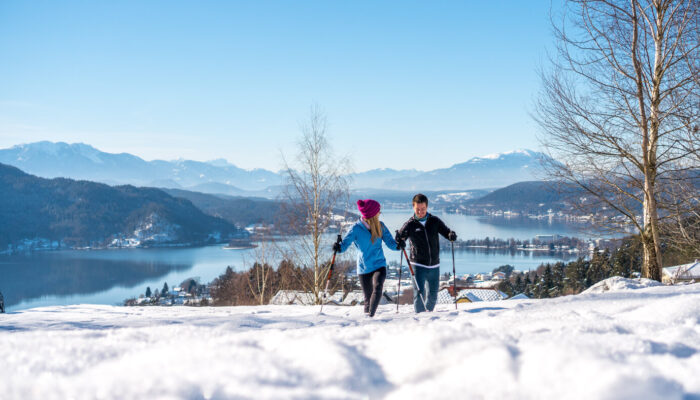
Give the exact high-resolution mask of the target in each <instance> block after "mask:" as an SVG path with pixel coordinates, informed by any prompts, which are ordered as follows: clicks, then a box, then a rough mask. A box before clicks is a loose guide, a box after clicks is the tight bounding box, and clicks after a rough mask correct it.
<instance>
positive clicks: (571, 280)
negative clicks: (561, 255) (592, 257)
mask: <svg viewBox="0 0 700 400" xmlns="http://www.w3.org/2000/svg"><path fill="white" fill-rule="evenodd" d="M587 273H588V262H587V261H586V260H584V259H583V257H579V259H578V260H576V261H572V262H570V263H569V264H567V266H566V268H565V272H564V274H565V276H566V278H565V279H566V285H565V291H566V293H569V294H578V293H581V292H582V291H583V290H584V289H586V275H587Z"/></svg>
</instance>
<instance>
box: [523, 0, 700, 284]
mask: <svg viewBox="0 0 700 400" xmlns="http://www.w3.org/2000/svg"><path fill="white" fill-rule="evenodd" d="M698 4H699V3H698V1H697V0H627V1H620V0H568V1H566V3H565V7H564V11H563V18H562V20H561V22H555V23H554V25H555V36H556V39H557V50H558V51H557V56H555V57H552V60H551V63H552V69H551V71H547V72H543V73H542V82H543V89H542V96H541V97H540V98H539V100H538V103H537V111H536V119H537V121H538V123H539V124H540V126H541V127H542V129H543V135H542V136H541V141H542V143H543V145H544V146H545V148H546V149H547V150H548V152H549V154H550V156H552V157H553V158H554V159H556V160H558V162H551V163H550V164H549V165H548V167H549V168H548V172H549V174H550V176H551V177H553V178H556V179H559V180H561V181H564V182H566V183H569V184H571V183H573V184H575V185H576V186H578V187H580V188H582V189H583V191H584V193H585V196H586V197H587V199H586V201H588V202H589V204H593V205H595V206H598V207H600V206H605V207H606V208H607V209H608V210H612V211H613V212H614V213H615V214H617V215H618V216H621V217H622V218H619V219H618V221H621V222H624V223H625V224H627V225H628V226H629V225H631V226H634V227H635V229H636V231H637V232H638V233H639V234H640V237H641V240H642V243H643V252H644V262H643V266H642V273H643V276H645V277H648V278H652V279H655V280H659V281H660V280H661V267H662V266H663V263H662V258H661V247H660V239H659V235H660V224H661V223H662V222H663V221H664V220H665V219H667V218H671V214H672V213H671V212H669V211H668V210H669V209H670V208H673V206H680V205H681V204H680V203H678V202H676V203H675V204H673V203H674V202H673V196H670V195H668V193H669V191H670V190H671V187H673V186H674V185H677V184H678V183H682V184H683V185H687V187H693V188H695V189H693V191H691V192H689V193H686V195H690V196H692V197H697V196H696V195H697V187H698V186H697V182H688V181H687V179H688V178H689V177H692V176H697V175H696V174H695V175H693V174H688V172H690V171H693V170H697V169H698V168H700V162H699V159H698V157H697V154H698V146H699V145H700V144H699V143H700V142H699V141H698V140H694V139H693V138H695V139H697V124H698V106H699V102H698V99H699V97H698V95H699V90H698V71H699V68H698V66H699V61H698V36H699V35H698ZM678 211H679V212H680V215H683V214H684V213H685V212H686V211H683V210H678ZM608 223H609V224H612V223H614V221H608Z"/></svg>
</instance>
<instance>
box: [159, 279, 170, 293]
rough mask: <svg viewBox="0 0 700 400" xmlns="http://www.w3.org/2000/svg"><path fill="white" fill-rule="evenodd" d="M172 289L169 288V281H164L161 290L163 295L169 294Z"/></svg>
mask: <svg viewBox="0 0 700 400" xmlns="http://www.w3.org/2000/svg"><path fill="white" fill-rule="evenodd" d="M168 292H170V289H169V288H168V282H165V283H163V289H162V290H161V291H160V294H161V296H167V295H168Z"/></svg>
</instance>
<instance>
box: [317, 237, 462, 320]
mask: <svg viewBox="0 0 700 400" xmlns="http://www.w3.org/2000/svg"><path fill="white" fill-rule="evenodd" d="M398 233H399V231H396V236H397V237H398V236H399V235H398ZM342 241H343V238H342V236H341V235H338V237H337V238H336V243H337V244H340V242H342ZM450 245H451V247H452V280H453V285H454V290H453V292H454V303H455V310H456V309H457V274H456V272H455V245H454V242H452V241H450ZM336 254H337V251H335V250H334V251H333V258H332V259H331V265H330V268H328V275H327V276H326V288H325V289H324V291H323V299H322V300H321V310H320V311H319V314H320V313H322V312H323V305H324V304H325V299H326V297H327V296H328V286H329V284H330V283H331V276H332V274H333V268H334V267H335V256H336ZM404 256H405V257H406V263H407V264H408V270H409V271H410V272H411V280H412V281H413V290H416V291H417V293H418V296H420V300H421V302H422V303H423V307H424V309H425V310H428V306H427V303H426V302H425V297H423V292H422V291H421V290H420V288H419V287H418V281H417V280H416V273H415V271H413V266H412V265H411V260H410V259H409V258H408V254H406V248H405V247H404V248H402V249H401V256H400V258H399V285H398V289H397V291H396V292H397V293H396V312H397V313H398V312H399V298H400V297H401V271H402V270H403V257H404Z"/></svg>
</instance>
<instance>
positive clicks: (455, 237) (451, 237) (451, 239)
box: [447, 231, 457, 242]
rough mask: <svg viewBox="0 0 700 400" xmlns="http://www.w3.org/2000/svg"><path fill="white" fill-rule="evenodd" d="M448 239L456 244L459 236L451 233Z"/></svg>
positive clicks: (453, 232)
mask: <svg viewBox="0 0 700 400" xmlns="http://www.w3.org/2000/svg"><path fill="white" fill-rule="evenodd" d="M447 239H448V240H449V241H450V242H454V241H455V240H457V234H456V233H455V231H450V233H449V234H448V235H447Z"/></svg>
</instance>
